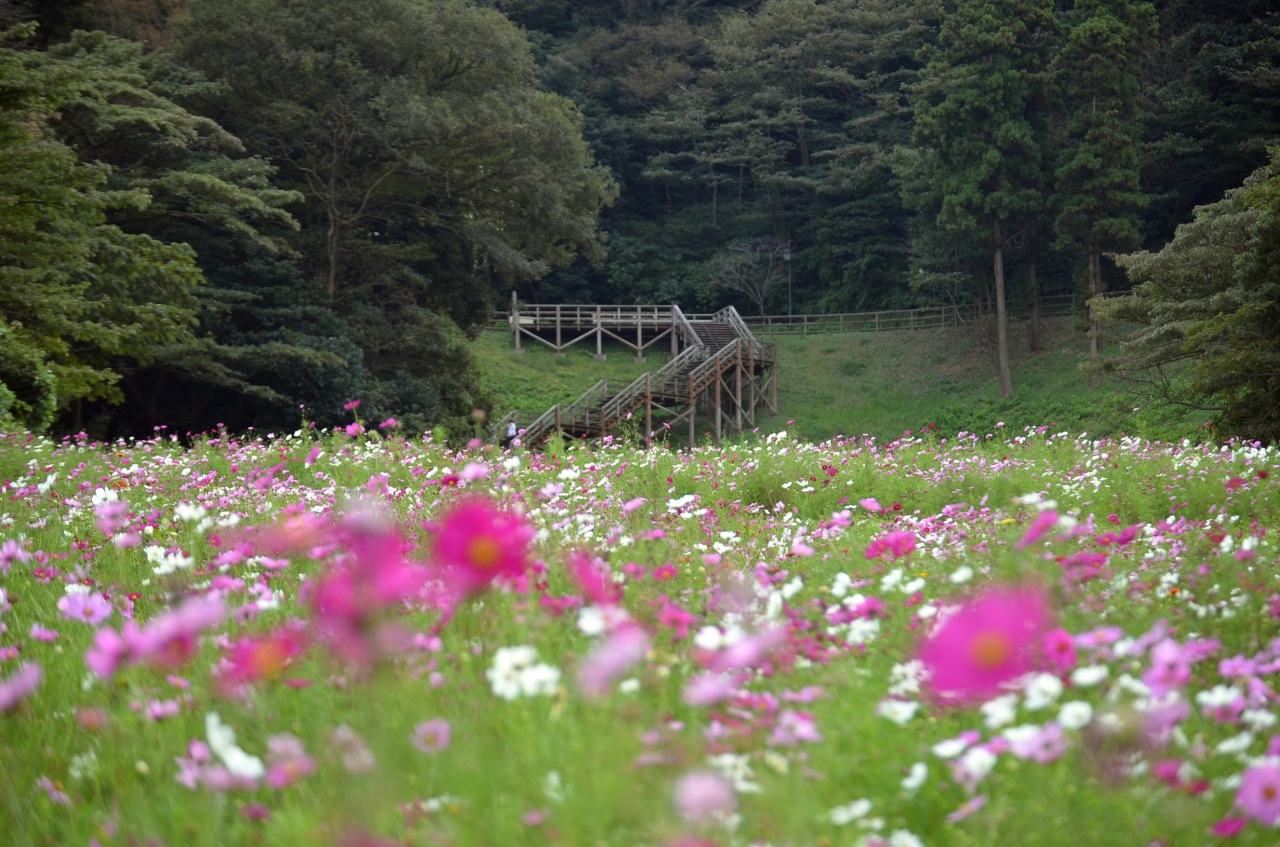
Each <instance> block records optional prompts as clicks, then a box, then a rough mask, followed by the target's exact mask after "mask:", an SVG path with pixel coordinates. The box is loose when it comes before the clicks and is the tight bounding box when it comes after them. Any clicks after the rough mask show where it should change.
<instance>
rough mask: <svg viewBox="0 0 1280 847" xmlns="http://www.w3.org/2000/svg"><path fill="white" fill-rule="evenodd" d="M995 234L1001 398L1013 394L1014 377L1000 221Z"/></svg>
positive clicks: (994, 228) (995, 228)
mask: <svg viewBox="0 0 1280 847" xmlns="http://www.w3.org/2000/svg"><path fill="white" fill-rule="evenodd" d="M992 228H993V230H994V234H995V256H994V259H995V276H996V351H997V355H998V356H999V359H1000V396H1001V397H1008V396H1009V395H1011V394H1013V376H1012V374H1010V372H1009V315H1008V312H1007V310H1006V308H1005V301H1004V243H1003V238H1002V236H1001V234H1000V219H999V218H996V219H995V220H993V221H992Z"/></svg>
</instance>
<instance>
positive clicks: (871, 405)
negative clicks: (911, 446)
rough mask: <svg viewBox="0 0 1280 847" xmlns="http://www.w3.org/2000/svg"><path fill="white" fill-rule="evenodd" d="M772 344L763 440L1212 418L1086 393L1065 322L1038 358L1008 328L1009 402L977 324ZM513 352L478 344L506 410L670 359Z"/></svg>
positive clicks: (496, 341)
mask: <svg viewBox="0 0 1280 847" xmlns="http://www.w3.org/2000/svg"><path fill="white" fill-rule="evenodd" d="M769 340H774V341H777V343H778V347H779V358H780V361H781V364H780V368H779V375H780V380H779V384H778V403H779V415H778V417H777V418H769V417H765V418H763V419H762V420H761V421H760V424H761V427H760V429H761V432H773V431H777V430H781V429H787V430H790V431H793V432H796V433H798V434H799V435H801V436H803V437H805V438H808V439H814V440H818V439H824V438H830V437H831V436H833V435H837V434H843V435H848V434H862V433H868V434H871V435H875V436H877V437H879V438H892V437H896V436H899V435H901V434H902V432H903V431H904V430H908V429H910V430H917V429H920V428H921V427H924V426H926V425H928V424H934V425H936V426H937V428H938V430H939V431H940V432H942V433H944V434H953V433H955V432H957V431H960V430H970V431H981V432H988V431H991V430H992V429H993V428H994V427H995V426H996V424H997V423H999V422H1001V421H1003V422H1004V423H1005V425H1006V426H1007V427H1011V428H1018V429H1021V428H1022V427H1024V426H1037V425H1042V424H1043V425H1052V426H1054V427H1055V428H1060V429H1064V430H1070V431H1072V432H1090V433H1092V434H1095V435H1118V434H1120V433H1128V434H1137V435H1143V436H1146V437H1150V438H1161V439H1172V438H1180V437H1183V436H1190V435H1194V434H1195V433H1196V432H1197V429H1198V427H1199V426H1200V424H1201V423H1203V421H1204V420H1205V419H1206V417H1207V414H1206V413H1195V412H1190V411H1188V410H1182V409H1177V408H1170V407H1167V406H1163V405H1160V404H1156V403H1149V402H1147V401H1146V400H1143V399H1140V398H1136V397H1135V396H1133V395H1132V394H1130V393H1128V392H1127V391H1125V390H1123V389H1122V388H1121V387H1120V386H1118V385H1114V384H1106V383H1104V384H1103V386H1102V387H1101V388H1099V389H1098V390H1096V391H1090V390H1089V388H1088V381H1087V378H1086V377H1085V376H1084V375H1083V374H1082V373H1080V371H1079V370H1078V367H1079V365H1080V364H1081V363H1082V362H1083V361H1084V360H1085V358H1086V357H1087V355H1088V341H1087V339H1086V337H1085V336H1084V334H1083V333H1082V332H1080V331H1079V330H1078V329H1077V327H1076V325H1075V319H1074V318H1069V317H1068V318H1055V319H1051V320H1049V321H1046V339H1045V344H1044V346H1043V349H1042V350H1041V351H1040V352H1039V353H1034V354H1032V353H1029V352H1027V346H1028V345H1027V339H1026V325H1025V324H1017V323H1015V324H1013V325H1012V326H1011V342H1010V346H1011V348H1012V351H1013V354H1014V355H1013V378H1014V385H1015V395H1014V396H1013V397H1012V398H1008V399H1005V400H1001V399H1000V398H999V397H998V396H997V381H996V376H995V373H996V369H995V363H994V359H993V355H994V354H993V353H992V352H990V351H985V350H984V349H983V346H982V344H981V341H980V336H979V332H978V330H977V329H975V328H972V327H961V328H955V329H944V330H917V331H902V332H884V333H878V334H873V333H845V334H830V335H811V336H789V337H788V336H774V337H771V338H770V339H769ZM510 345H511V340H510V336H508V335H506V334H503V333H496V332H486V333H484V334H482V335H481V337H480V338H479V339H478V340H477V341H476V342H475V344H474V350H475V353H476V356H477V358H478V359H479V361H480V364H481V368H482V370H483V373H484V376H483V379H482V385H483V387H484V388H485V389H487V390H488V391H489V393H490V394H491V395H492V396H493V397H494V399H495V404H496V405H495V411H497V412H499V413H501V412H505V411H507V410H508V409H511V408H522V409H529V410H541V409H545V408H548V407H549V406H551V405H552V404H554V403H557V402H566V401H570V400H573V399H574V398H575V397H577V396H578V395H579V394H580V393H581V392H582V391H584V390H585V389H587V388H588V387H590V386H591V385H592V384H594V383H595V382H596V381H597V380H599V379H610V380H613V379H617V380H619V381H620V382H629V381H630V380H632V379H634V378H635V377H637V376H639V375H640V374H642V373H644V371H645V370H646V369H649V368H658V367H661V366H662V363H663V362H664V361H665V358H664V357H662V356H650V357H649V360H648V362H647V363H645V364H643V365H641V364H637V363H635V362H634V361H633V359H632V358H631V357H630V355H629V354H628V353H627V351H626V350H625V349H623V348H621V347H618V348H616V349H613V350H611V351H610V350H609V349H608V348H606V352H609V353H610V355H609V359H608V361H606V362H596V361H594V360H593V359H592V357H591V350H589V349H588V348H587V347H585V346H584V347H581V348H579V349H577V350H571V351H570V352H569V354H568V355H566V356H565V358H563V359H556V358H554V357H553V356H552V355H551V352H550V351H549V350H546V349H540V348H535V349H533V350H530V351H528V352H526V353H525V354H523V355H520V356H517V355H515V354H514V353H513V351H512V350H511V346H510ZM1135 408H1137V411H1136V412H1135V411H1134V409H1135ZM792 421H793V423H789V422H792Z"/></svg>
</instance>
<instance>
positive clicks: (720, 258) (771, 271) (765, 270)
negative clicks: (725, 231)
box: [709, 238, 791, 318]
mask: <svg viewBox="0 0 1280 847" xmlns="http://www.w3.org/2000/svg"><path fill="white" fill-rule="evenodd" d="M790 251H791V245H790V243H788V242H787V241H784V240H782V239H779V238H757V239H753V240H750V241H737V242H734V243H733V244H730V245H729V247H728V248H726V249H725V250H723V251H722V252H720V253H719V254H717V255H716V257H715V258H714V259H712V260H711V262H710V268H709V277H710V280H711V284H712V285H716V286H719V287H720V288H726V289H728V290H729V291H736V292H737V293H739V294H741V295H743V296H745V297H746V298H747V299H748V300H750V301H751V302H752V303H753V304H754V305H755V307H756V309H757V310H758V311H759V312H760V317H762V318H763V317H764V304H765V303H766V302H767V301H768V300H769V295H770V294H771V293H772V292H773V289H774V288H776V287H777V286H778V285H780V284H781V283H782V282H783V281H784V280H786V278H787V269H786V262H787V257H788V254H789V253H790Z"/></svg>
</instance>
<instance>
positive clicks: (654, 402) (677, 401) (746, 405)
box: [497, 300, 778, 447]
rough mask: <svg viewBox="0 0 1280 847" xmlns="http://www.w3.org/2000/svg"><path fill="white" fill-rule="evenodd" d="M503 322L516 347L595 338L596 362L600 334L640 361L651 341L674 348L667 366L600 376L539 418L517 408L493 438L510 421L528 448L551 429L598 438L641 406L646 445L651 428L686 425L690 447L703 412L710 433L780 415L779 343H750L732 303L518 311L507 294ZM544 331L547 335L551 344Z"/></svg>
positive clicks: (557, 348)
mask: <svg viewBox="0 0 1280 847" xmlns="http://www.w3.org/2000/svg"><path fill="white" fill-rule="evenodd" d="M508 323H509V324H510V326H511V329H512V336H513V339H514V343H515V349H516V350H517V351H519V350H521V345H522V341H528V340H530V339H532V340H534V341H537V342H540V343H542V344H545V345H546V346H548V347H550V348H551V349H552V350H553V351H554V352H555V354H556V355H564V351H565V349H566V348H568V347H570V346H572V345H573V344H577V343H579V342H581V341H585V340H587V339H594V340H595V343H596V358H597V359H599V360H603V359H604V352H603V343H604V337H605V336H606V335H607V336H609V337H610V338H611V339H613V340H614V341H618V342H621V343H622V344H624V345H626V346H627V347H629V348H631V349H632V350H634V351H635V352H636V356H637V359H638V360H639V361H644V358H643V354H644V351H645V350H646V349H648V348H650V347H652V346H653V345H655V344H657V343H658V342H660V341H662V340H664V339H666V340H667V341H668V343H669V344H670V346H671V358H670V360H669V361H668V362H667V363H666V364H665V365H663V366H662V367H661V368H659V369H658V370H656V371H650V372H648V373H645V374H643V375H641V376H640V377H639V378H638V379H635V380H633V381H632V382H631V383H630V384H629V385H626V386H620V387H617V388H616V389H614V390H611V386H610V385H609V381H608V380H607V379H602V380H600V381H599V382H597V383H596V384H595V385H593V386H592V387H591V388H589V389H587V390H586V391H585V392H584V393H583V394H582V396H580V397H579V398H578V399H577V400H575V401H573V402H572V403H566V404H556V405H555V406H552V407H551V408H550V409H548V410H547V411H545V412H543V413H542V414H541V415H537V416H536V417H535V415H534V414H533V413H531V412H524V411H520V410H516V411H513V412H509V413H508V414H507V415H506V416H505V417H503V418H502V419H501V420H499V421H498V422H497V432H498V435H499V436H505V434H506V432H507V430H508V429H509V426H510V424H512V423H514V424H515V425H516V427H517V429H518V431H519V433H520V437H521V439H522V443H523V444H524V445H525V446H527V447H534V446H537V445H539V444H542V443H543V442H545V441H546V440H547V438H549V437H550V436H551V434H552V433H553V432H559V433H561V434H563V435H565V436H568V437H573V438H599V437H602V436H605V435H608V434H609V432H610V430H612V429H614V428H616V427H617V426H618V425H619V424H620V423H621V422H623V421H625V420H627V419H628V418H631V417H634V416H635V415H636V414H637V413H638V412H639V411H641V410H643V413H644V420H643V424H642V426H643V430H642V435H643V437H644V439H645V443H646V444H649V443H651V442H652V439H653V434H654V429H653V428H654V426H655V424H657V425H658V426H663V425H665V427H666V428H672V431H673V432H674V427H675V425H676V424H678V423H682V422H683V423H687V425H688V430H689V445H690V446H693V444H694V442H695V440H696V436H697V430H696V420H697V417H698V414H699V413H700V412H701V413H702V414H704V415H706V414H710V415H712V418H713V421H714V425H715V435H716V438H721V437H723V435H724V433H725V432H728V431H732V432H739V433H740V432H742V430H743V428H744V427H746V426H752V427H754V426H755V421H756V411H757V409H759V408H761V407H763V408H766V409H768V410H769V412H770V413H771V414H775V415H776V414H777V413H778V378H777V355H778V354H777V345H774V344H765V343H762V342H761V341H759V340H757V339H756V337H755V336H754V335H753V334H752V332H751V330H750V329H749V328H748V327H747V325H746V323H744V322H743V320H742V318H741V316H740V315H739V314H738V311H737V309H735V308H733V307H732V306H729V307H728V308H725V309H721V310H720V311H718V312H715V313H713V314H708V315H685V314H684V313H683V312H682V311H681V310H680V307H679V306H675V305H671V306H576V305H555V306H546V305H541V306H523V307H521V306H519V304H517V303H516V302H515V301H514V300H513V302H512V309H511V312H510V314H509V317H508ZM544 335H553V337H554V343H553V342H552V341H551V340H550V339H548V338H544V337H543V336H544ZM570 336H571V337H570ZM566 338H568V340H566ZM632 339H634V341H633V340H632Z"/></svg>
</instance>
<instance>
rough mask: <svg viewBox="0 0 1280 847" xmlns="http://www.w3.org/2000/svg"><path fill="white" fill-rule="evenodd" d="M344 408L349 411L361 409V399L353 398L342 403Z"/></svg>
mask: <svg viewBox="0 0 1280 847" xmlns="http://www.w3.org/2000/svg"><path fill="white" fill-rule="evenodd" d="M342 408H343V409H345V410H346V411H348V412H351V411H354V410H356V409H359V408H360V401H359V400H352V401H351V402H349V403H344V404H342Z"/></svg>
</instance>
